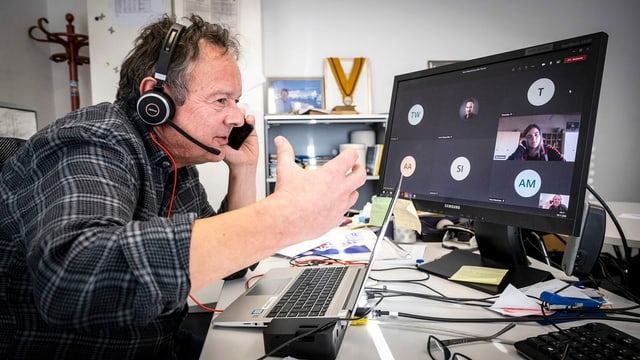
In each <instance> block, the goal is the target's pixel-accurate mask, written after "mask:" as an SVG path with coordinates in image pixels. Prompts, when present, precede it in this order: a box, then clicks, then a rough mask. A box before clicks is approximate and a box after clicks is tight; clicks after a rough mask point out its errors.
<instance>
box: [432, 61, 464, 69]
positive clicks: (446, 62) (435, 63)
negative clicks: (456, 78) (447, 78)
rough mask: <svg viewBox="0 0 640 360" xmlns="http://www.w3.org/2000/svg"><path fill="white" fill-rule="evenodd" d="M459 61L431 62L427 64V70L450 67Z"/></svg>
mask: <svg viewBox="0 0 640 360" xmlns="http://www.w3.org/2000/svg"><path fill="white" fill-rule="evenodd" d="M459 61H460V60H429V61H428V62H427V68H429V69H433V68H434V67H438V66H444V65H449V64H453V63H457V62H459Z"/></svg>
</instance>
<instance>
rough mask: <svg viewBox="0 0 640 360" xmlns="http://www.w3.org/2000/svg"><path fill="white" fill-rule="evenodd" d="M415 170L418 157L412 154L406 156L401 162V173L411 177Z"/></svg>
mask: <svg viewBox="0 0 640 360" xmlns="http://www.w3.org/2000/svg"><path fill="white" fill-rule="evenodd" d="M414 171H416V159H415V158H414V157H413V156H411V155H408V156H405V158H404V159H402V162H401V163H400V173H401V174H402V176H404V177H409V176H411V175H413V172H414Z"/></svg>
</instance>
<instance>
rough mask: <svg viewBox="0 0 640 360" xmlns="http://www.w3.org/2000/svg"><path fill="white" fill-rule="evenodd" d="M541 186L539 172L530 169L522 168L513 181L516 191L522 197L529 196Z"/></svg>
mask: <svg viewBox="0 0 640 360" xmlns="http://www.w3.org/2000/svg"><path fill="white" fill-rule="evenodd" d="M541 187H542V179H541V178H540V174H538V173H537V172H536V171H533V170H531V169H527V170H522V171H521V172H520V173H519V174H518V175H517V176H516V179H515V180H514V181H513V188H514V189H515V191H516V193H517V194H518V195H520V196H522V197H524V198H530V197H532V196H534V195H535V194H537V193H538V192H539V191H540V188H541Z"/></svg>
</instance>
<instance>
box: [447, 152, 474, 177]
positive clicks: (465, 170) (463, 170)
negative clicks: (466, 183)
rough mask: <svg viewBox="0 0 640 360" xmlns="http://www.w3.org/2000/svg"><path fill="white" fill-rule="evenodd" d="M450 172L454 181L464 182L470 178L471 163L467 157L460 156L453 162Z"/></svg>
mask: <svg viewBox="0 0 640 360" xmlns="http://www.w3.org/2000/svg"><path fill="white" fill-rule="evenodd" d="M449 171H450V172H451V177H452V178H453V180H456V181H462V180H464V179H466V178H467V176H469V173H470V172H471V163H470V162H469V159H467V158H466V157H464V156H460V157H458V158H456V159H455V160H453V162H451V167H450V168H449Z"/></svg>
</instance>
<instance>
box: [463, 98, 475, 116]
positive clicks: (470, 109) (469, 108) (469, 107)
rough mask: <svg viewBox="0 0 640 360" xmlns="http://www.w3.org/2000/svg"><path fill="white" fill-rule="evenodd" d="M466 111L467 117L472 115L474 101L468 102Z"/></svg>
mask: <svg viewBox="0 0 640 360" xmlns="http://www.w3.org/2000/svg"><path fill="white" fill-rule="evenodd" d="M464 110H465V112H466V114H467V115H469V114H471V112H472V111H473V101H469V102H467V106H465V108H464Z"/></svg>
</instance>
